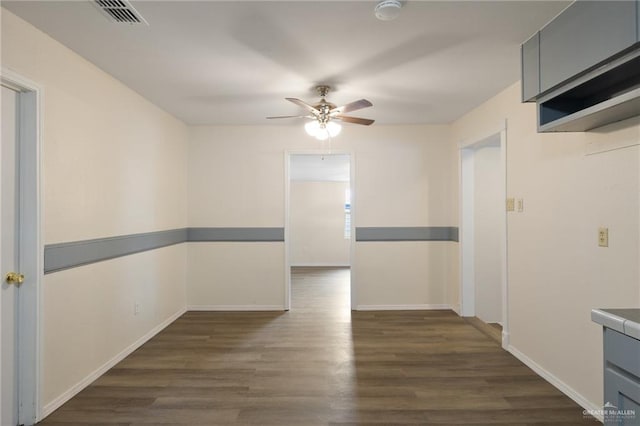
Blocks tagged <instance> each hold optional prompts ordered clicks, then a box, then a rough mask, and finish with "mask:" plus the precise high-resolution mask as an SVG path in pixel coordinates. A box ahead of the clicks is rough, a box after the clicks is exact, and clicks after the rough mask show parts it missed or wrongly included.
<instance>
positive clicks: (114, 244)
mask: <svg viewBox="0 0 640 426" xmlns="http://www.w3.org/2000/svg"><path fill="white" fill-rule="evenodd" d="M356 241H458V228H457V227H434V226H431V227H384V228H373V227H370V228H356ZM186 242H284V228H217V227H216V228H214V227H197V228H178V229H170V230H165V231H155V232H145V233H140V234H130V235H120V236H116V237H107V238H95V239H91V240H82V241H72V242H66V243H56V244H47V245H46V246H45V248H44V273H45V274H50V273H53V272H58V271H64V270H65V269H70V268H76V267H78V266H83V265H88V264H91V263H96V262H101V261H104V260H109V259H115V258H118V257H122V256H128V255H131V254H135V253H140V252H144V251H148V250H155V249H158V248H162V247H167V246H171V245H174V244H180V243H186Z"/></svg>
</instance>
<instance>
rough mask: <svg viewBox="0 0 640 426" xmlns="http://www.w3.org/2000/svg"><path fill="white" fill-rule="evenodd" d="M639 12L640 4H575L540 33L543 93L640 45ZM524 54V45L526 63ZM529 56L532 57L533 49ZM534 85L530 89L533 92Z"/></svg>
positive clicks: (616, 2)
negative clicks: (639, 6) (629, 48)
mask: <svg viewBox="0 0 640 426" xmlns="http://www.w3.org/2000/svg"><path fill="white" fill-rule="evenodd" d="M639 13H640V12H639V11H638V2H637V1H586V0H578V1H576V2H574V3H573V4H572V5H571V6H569V7H568V8H567V9H566V10H564V11H563V12H562V13H561V14H560V15H558V16H557V17H556V18H555V19H554V20H553V21H551V22H550V23H549V24H548V25H547V26H545V27H544V28H543V29H542V30H540V33H539V49H540V51H539V61H540V63H539V70H540V75H539V77H540V80H539V81H540V90H539V93H542V92H545V91H547V90H549V89H551V88H553V87H555V86H557V85H559V84H560V83H563V82H565V81H566V80H568V79H570V78H572V77H574V76H576V75H578V74H580V73H582V72H584V71H587V70H589V69H590V68H592V67H593V66H595V65H598V64H599V63H600V62H602V61H604V60H606V59H608V58H610V57H611V56H613V55H616V54H618V53H620V52H622V51H624V50H625V49H627V48H628V47H630V46H632V45H633V44H634V43H636V42H637V41H638V39H639V34H638V26H637V21H638V19H639V18H640V17H639ZM524 53H525V52H524V45H523V62H524ZM527 53H528V54H531V49H530V50H528V51H527ZM523 71H524V70H523ZM523 81H524V80H523ZM530 84H532V83H528V85H527V90H532V86H530ZM523 86H524V83H523ZM523 92H524V91H523Z"/></svg>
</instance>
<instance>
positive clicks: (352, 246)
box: [284, 149, 358, 311]
mask: <svg viewBox="0 0 640 426" xmlns="http://www.w3.org/2000/svg"><path fill="white" fill-rule="evenodd" d="M292 155H348V156H349V191H350V195H351V239H350V240H349V273H350V287H351V288H350V295H351V304H350V306H351V310H354V309H355V308H354V307H355V306H358V305H357V295H356V274H355V272H354V271H355V267H354V266H355V252H356V225H355V223H356V210H357V209H356V207H355V206H356V204H357V203H356V197H357V194H356V193H355V176H356V173H355V153H354V152H353V151H349V150H338V151H334V150H331V151H330V152H327V151H326V150H320V149H309V150H285V152H284V267H285V272H284V310H285V311H288V310H290V309H291V259H290V257H291V250H290V247H289V246H290V243H291V238H290V237H289V236H290V227H291V223H290V212H289V209H290V207H291V205H290V196H291V180H290V173H291V172H290V169H291V156H292Z"/></svg>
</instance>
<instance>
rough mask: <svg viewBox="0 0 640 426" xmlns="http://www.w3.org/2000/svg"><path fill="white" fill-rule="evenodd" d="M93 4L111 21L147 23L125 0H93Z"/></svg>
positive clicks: (118, 22)
mask: <svg viewBox="0 0 640 426" xmlns="http://www.w3.org/2000/svg"><path fill="white" fill-rule="evenodd" d="M95 4H96V6H98V9H100V11H102V13H103V14H104V15H105V16H106V17H107V18H109V20H110V21H111V22H115V23H117V24H134V25H135V24H144V25H149V24H148V23H147V21H145V19H144V18H143V17H142V16H141V15H140V13H138V11H137V10H135V9H134V8H133V6H131V3H129V2H128V1H126V0H95Z"/></svg>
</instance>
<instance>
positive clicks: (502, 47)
mask: <svg viewBox="0 0 640 426" xmlns="http://www.w3.org/2000/svg"><path fill="white" fill-rule="evenodd" d="M404 3H405V4H404V7H403V10H402V14H401V16H400V17H399V18H398V19H397V20H395V21H389V22H382V21H378V20H376V18H375V17H374V14H373V8H374V6H375V4H376V2H372V1H368V0H360V1H340V0H338V1H329V0H324V1H319V0H299V1H243V0H236V1H194V2H192V1H133V2H132V4H133V5H134V7H135V8H136V9H137V10H138V11H139V12H140V13H141V15H142V16H143V17H144V18H145V19H146V20H147V21H148V22H149V26H131V25H126V24H125V25H122V24H113V23H110V22H109V21H108V20H107V19H106V18H105V17H104V16H103V15H102V14H101V13H100V12H99V11H98V9H97V8H96V7H94V5H93V4H92V2H90V1H63V2H58V1H14V2H11V1H4V0H3V1H2V5H3V7H5V8H7V9H9V10H10V11H12V12H14V13H16V14H17V15H18V16H20V17H22V18H23V19H25V20H27V21H29V22H31V23H32V24H33V25H35V26H36V27H38V28H40V29H41V30H43V31H44V32H46V33H48V34H49V35H51V36H52V37H53V38H55V39H57V40H59V41H60V42H62V43H63V44H65V45H67V46H68V47H70V48H71V49H73V50H74V51H76V52H77V53H79V54H80V55H82V56H84V57H85V58H87V59H88V60H90V61H91V62H93V63H95V64H96V65H97V66H98V67H100V68H102V69H103V70H105V71H107V72H108V73H110V74H112V75H113V76H115V77H116V78H118V79H119V80H121V81H122V82H124V83H125V84H127V85H128V86H129V87H131V88H133V89H134V90H136V91H137V92H139V93H140V94H142V95H143V96H145V97H146V98H148V99H149V100H151V101H152V102H154V103H155V104H157V105H159V106H160V107H162V108H163V109H165V110H166V111H168V112H170V113H171V114H173V115H175V116H176V117H178V118H180V119H182V120H183V121H185V122H186V123H188V124H249V125H254V124H267V123H274V122H277V123H278V124H289V123H292V124H299V122H297V121H296V120H295V119H293V120H269V121H268V120H266V119H265V117H266V116H270V115H289V114H297V113H299V112H300V110H299V108H298V107H296V106H295V105H293V104H290V103H289V102H287V101H285V100H284V99H283V98H285V97H297V98H301V99H303V100H306V101H308V102H313V101H317V99H318V98H317V95H316V93H315V91H314V90H313V88H314V86H315V85H316V84H319V83H325V84H330V85H332V86H334V87H335V91H334V92H333V93H330V94H329V96H328V100H329V101H332V102H334V103H336V104H338V105H341V104H344V103H347V102H350V101H354V100H356V99H360V98H366V99H369V100H370V101H371V102H373V104H374V107H372V108H368V109H364V110H361V111H357V112H353V113H351V115H354V116H361V117H366V118H373V119H375V120H376V121H377V122H378V123H383V124H417V123H448V122H451V121H453V120H455V119H456V118H458V117H460V116H461V115H463V114H464V113H466V112H468V111H469V110H471V109H473V108H474V107H476V106H478V105H479V104H481V103H482V102H483V101H485V100H487V99H489V98H490V97H491V96H493V95H494V94H496V93H497V92H498V91H500V90H501V89H504V88H505V87H507V86H509V85H510V84H512V83H514V82H515V81H517V80H518V79H519V72H520V59H519V45H520V43H522V42H523V41H524V40H526V39H527V38H528V37H529V36H530V35H531V34H533V33H534V32H535V31H536V30H538V29H539V28H540V27H541V26H543V25H544V24H545V23H546V22H548V21H549V20H550V19H551V18H553V17H554V16H555V15H556V14H557V13H559V12H560V11H561V10H562V9H564V8H565V7H566V6H567V4H568V3H569V2H567V1H496V2H494V1H440V2H435V1H416V0H413V1H412V0H408V1H406V2H404Z"/></svg>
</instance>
